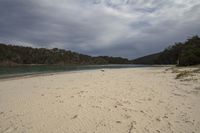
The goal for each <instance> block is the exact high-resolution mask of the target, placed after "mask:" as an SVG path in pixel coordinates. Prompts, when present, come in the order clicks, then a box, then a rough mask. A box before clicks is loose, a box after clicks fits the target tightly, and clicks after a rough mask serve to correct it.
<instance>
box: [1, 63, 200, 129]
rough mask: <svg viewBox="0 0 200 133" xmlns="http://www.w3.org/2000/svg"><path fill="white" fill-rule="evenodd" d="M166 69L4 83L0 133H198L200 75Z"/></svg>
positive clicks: (108, 71) (82, 73)
mask: <svg viewBox="0 0 200 133" xmlns="http://www.w3.org/2000/svg"><path fill="white" fill-rule="evenodd" d="M167 68H168V67H149V68H128V69H104V71H102V70H90V71H79V72H73V73H60V74H55V75H46V76H36V77H28V78H14V79H6V80H0V133H200V74H194V75H193V76H191V77H190V78H189V79H188V78H183V79H175V78H176V75H177V73H173V72H172V70H171V69H167Z"/></svg>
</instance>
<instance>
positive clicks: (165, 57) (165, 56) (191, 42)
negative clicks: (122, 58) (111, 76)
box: [132, 36, 200, 66]
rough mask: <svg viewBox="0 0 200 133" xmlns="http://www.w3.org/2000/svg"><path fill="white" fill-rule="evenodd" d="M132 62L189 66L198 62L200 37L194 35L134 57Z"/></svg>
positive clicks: (199, 61) (199, 57) (199, 62)
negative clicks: (158, 51)
mask: <svg viewBox="0 0 200 133" xmlns="http://www.w3.org/2000/svg"><path fill="white" fill-rule="evenodd" d="M132 62H133V63H134V64H177V65H179V66H190V65H196V64H200V38H199V37H198V36H194V37H192V38H190V39H188V40H187V41H186V42H183V43H175V45H173V46H170V47H168V48H166V49H165V50H164V51H162V52H160V53H156V54H152V55H148V56H144V57H140V58H137V59H134V60H133V61H132Z"/></svg>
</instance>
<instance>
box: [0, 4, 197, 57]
mask: <svg viewBox="0 0 200 133" xmlns="http://www.w3.org/2000/svg"><path fill="white" fill-rule="evenodd" d="M0 16H1V18H0V42H3V43H12V44H16V45H24V46H33V47H47V48H52V47H58V48H64V49H67V50H73V51H76V52H80V53H84V54H89V55H94V56H96V55H109V56H122V57H127V58H130V59H131V58H136V57H139V56H143V55H147V54H150V53H154V52H158V51H160V50H163V49H164V48H165V47H167V46H169V45H171V44H173V43H174V42H178V41H183V40H185V39H187V38H188V37H190V36H193V35H200V25H199V22H200V1H199V0H0Z"/></svg>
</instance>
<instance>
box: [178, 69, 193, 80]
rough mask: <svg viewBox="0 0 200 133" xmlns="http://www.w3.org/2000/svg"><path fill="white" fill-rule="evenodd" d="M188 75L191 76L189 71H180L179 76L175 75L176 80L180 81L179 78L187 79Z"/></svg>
mask: <svg viewBox="0 0 200 133" xmlns="http://www.w3.org/2000/svg"><path fill="white" fill-rule="evenodd" d="M190 75H191V72H190V71H181V72H180V73H179V74H177V75H176V79H180V78H183V77H187V76H190Z"/></svg>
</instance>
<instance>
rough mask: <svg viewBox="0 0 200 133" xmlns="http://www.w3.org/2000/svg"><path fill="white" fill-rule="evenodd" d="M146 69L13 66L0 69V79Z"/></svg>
mask: <svg viewBox="0 0 200 133" xmlns="http://www.w3.org/2000/svg"><path fill="white" fill-rule="evenodd" d="M136 67H146V66H145V65H83V66H58V65H42V66H15V67H0V78H9V77H16V76H26V75H33V74H44V73H54V72H65V71H80V70H93V69H105V68H110V69H116V68H136Z"/></svg>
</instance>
